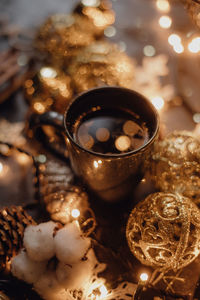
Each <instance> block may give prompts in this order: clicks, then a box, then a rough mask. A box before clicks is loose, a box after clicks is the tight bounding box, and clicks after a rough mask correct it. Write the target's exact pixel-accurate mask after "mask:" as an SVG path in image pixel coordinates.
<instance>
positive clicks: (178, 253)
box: [126, 192, 200, 271]
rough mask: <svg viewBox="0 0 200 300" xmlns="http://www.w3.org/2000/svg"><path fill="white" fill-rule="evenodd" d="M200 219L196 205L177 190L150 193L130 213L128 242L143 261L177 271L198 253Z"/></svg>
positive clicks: (127, 233) (165, 269)
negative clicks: (174, 191) (172, 192)
mask: <svg viewBox="0 0 200 300" xmlns="http://www.w3.org/2000/svg"><path fill="white" fill-rule="evenodd" d="M199 220H200V212H199V209H198V208H197V207H196V205H195V204H194V203H193V202H192V201H191V200H190V199H188V198H186V197H183V196H181V195H179V194H171V193H163V192H160V193H154V194H150V195H149V196H148V197H147V198H146V199H145V200H143V201H142V202H140V203H139V204H137V205H136V207H135V208H134V209H133V211H132V212H131V214H130V216H129V219H128V224H127V228H126V237H127V241H128V245H129V247H130V250H131V251H132V253H133V254H134V255H135V256H136V257H137V259H139V260H140V262H141V263H142V264H145V265H149V266H151V267H154V268H157V269H158V270H160V271H167V270H174V271H176V270H178V269H180V268H183V267H185V266H187V265H188V264H190V263H191V262H192V261H193V260H194V259H195V258H196V257H197V256H198V255H199V253H200V223H199Z"/></svg>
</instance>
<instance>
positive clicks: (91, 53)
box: [68, 41, 134, 92]
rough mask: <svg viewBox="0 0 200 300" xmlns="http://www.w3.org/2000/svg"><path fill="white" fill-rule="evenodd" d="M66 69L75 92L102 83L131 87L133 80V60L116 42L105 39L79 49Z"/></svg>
mask: <svg viewBox="0 0 200 300" xmlns="http://www.w3.org/2000/svg"><path fill="white" fill-rule="evenodd" d="M68 71H69V74H70V75H71V78H72V82H73V85H74V87H75V89H76V91H77V92H82V91H86V90H88V89H90V88H93V87H97V86H103V85H115V86H123V87H127V88H131V87H132V85H133V81H134V62H133V61H132V60H131V59H130V58H129V57H128V56H127V55H126V54H125V53H122V52H121V51H120V50H119V49H118V47H117V45H116V44H113V43H109V42H105V41H99V42H95V43H93V44H91V45H90V46H88V47H85V48H84V49H83V50H82V51H80V52H79V54H78V55H77V57H76V58H75V59H74V60H73V61H72V63H71V64H70V66H69V69H68Z"/></svg>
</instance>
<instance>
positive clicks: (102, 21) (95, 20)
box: [74, 0, 115, 37]
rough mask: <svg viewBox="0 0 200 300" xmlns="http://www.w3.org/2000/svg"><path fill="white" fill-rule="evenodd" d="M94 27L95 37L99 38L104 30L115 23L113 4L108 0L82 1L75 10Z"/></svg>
mask: <svg viewBox="0 0 200 300" xmlns="http://www.w3.org/2000/svg"><path fill="white" fill-rule="evenodd" d="M74 12H75V13H77V14H79V15H81V16H84V17H86V18H88V19H89V20H90V22H91V23H92V24H93V25H94V30H93V32H94V35H95V36H97V37H99V36H101V35H102V34H103V32H104V30H105V29H106V28H107V27H108V26H110V25H112V24H113V23H114V22H115V13H114V11H113V10H112V3H111V2H110V1H107V0H101V1H100V0H82V1H81V2H80V3H79V4H78V5H77V7H76V8H75V10H74Z"/></svg>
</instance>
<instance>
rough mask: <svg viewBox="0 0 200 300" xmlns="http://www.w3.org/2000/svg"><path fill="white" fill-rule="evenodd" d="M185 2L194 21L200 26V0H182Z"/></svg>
mask: <svg viewBox="0 0 200 300" xmlns="http://www.w3.org/2000/svg"><path fill="white" fill-rule="evenodd" d="M182 2H183V3H184V4H185V6H186V8H187V10H188V13H189V14H190V16H191V17H192V19H193V21H194V22H195V23H196V25H197V26H198V27H199V28H200V20H199V13H200V1H199V0H182Z"/></svg>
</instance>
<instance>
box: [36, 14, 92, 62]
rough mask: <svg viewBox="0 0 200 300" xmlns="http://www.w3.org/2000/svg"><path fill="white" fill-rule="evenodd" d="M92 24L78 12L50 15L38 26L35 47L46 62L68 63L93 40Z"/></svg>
mask: <svg viewBox="0 0 200 300" xmlns="http://www.w3.org/2000/svg"><path fill="white" fill-rule="evenodd" d="M92 29H93V24H92V23H91V22H90V20H89V19H87V18H84V17H82V16H79V15H78V14H56V15H52V16H50V17H49V18H47V20H46V21H45V22H44V24H43V25H42V26H41V27H40V28H39V31H38V33H37V35H36V38H35V47H36V49H38V50H39V52H40V53H42V54H44V56H45V59H46V60H47V61H48V62H51V63H52V61H53V62H54V63H56V64H57V65H59V66H63V64H65V65H68V64H69V63H70V59H71V58H72V57H74V56H76V55H77V53H78V51H79V50H80V49H81V48H82V47H85V46H88V45H90V44H91V43H92V42H93V41H94V36H93V31H92Z"/></svg>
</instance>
